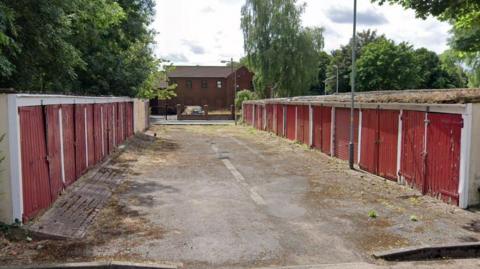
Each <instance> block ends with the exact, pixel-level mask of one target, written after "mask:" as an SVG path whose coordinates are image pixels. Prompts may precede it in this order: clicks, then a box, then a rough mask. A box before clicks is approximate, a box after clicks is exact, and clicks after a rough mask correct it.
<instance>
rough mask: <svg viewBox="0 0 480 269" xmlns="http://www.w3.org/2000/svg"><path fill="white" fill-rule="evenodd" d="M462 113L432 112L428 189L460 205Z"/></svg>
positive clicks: (429, 135) (428, 137) (429, 133)
mask: <svg viewBox="0 0 480 269" xmlns="http://www.w3.org/2000/svg"><path fill="white" fill-rule="evenodd" d="M462 128H463V119H462V115H455V114H443V113H428V129H427V133H428V135H427V139H428V141H427V153H428V154H427V173H426V178H427V180H426V181H427V182H426V183H427V184H426V185H427V186H426V192H427V193H430V194H431V195H433V196H441V198H442V199H443V200H444V201H446V202H450V203H453V204H456V205H458V184H459V178H460V141H461V132H462Z"/></svg>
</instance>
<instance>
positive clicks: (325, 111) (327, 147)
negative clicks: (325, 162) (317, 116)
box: [321, 106, 332, 154]
mask: <svg viewBox="0 0 480 269" xmlns="http://www.w3.org/2000/svg"><path fill="white" fill-rule="evenodd" d="M321 110H322V112H321V117H322V119H321V129H322V138H321V139H322V146H321V150H322V152H323V153H326V154H331V138H332V108H331V107H328V106H322V108H321Z"/></svg>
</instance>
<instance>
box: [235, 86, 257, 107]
mask: <svg viewBox="0 0 480 269" xmlns="http://www.w3.org/2000/svg"><path fill="white" fill-rule="evenodd" d="M256 99H258V96H257V94H256V93H254V92H252V91H250V90H241V91H238V92H237V95H236V97H235V107H236V108H237V109H241V108H242V104H243V102H245V101H248V100H256Z"/></svg>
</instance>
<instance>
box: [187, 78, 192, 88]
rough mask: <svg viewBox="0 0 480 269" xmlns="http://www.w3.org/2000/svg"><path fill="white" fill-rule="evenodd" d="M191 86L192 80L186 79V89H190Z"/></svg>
mask: <svg viewBox="0 0 480 269" xmlns="http://www.w3.org/2000/svg"><path fill="white" fill-rule="evenodd" d="M191 88H192V81H191V80H187V89H191Z"/></svg>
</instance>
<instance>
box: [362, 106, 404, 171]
mask: <svg viewBox="0 0 480 269" xmlns="http://www.w3.org/2000/svg"><path fill="white" fill-rule="evenodd" d="M398 114H399V113H398V111H393V110H377V109H365V110H362V130H361V132H362V139H361V149H362V150H361V153H360V154H361V156H360V157H361V158H360V167H361V168H362V169H364V170H366V171H369V172H370V173H373V174H377V175H379V176H382V177H385V178H389V179H392V180H396V178H397V175H396V174H397V147H398Z"/></svg>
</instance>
